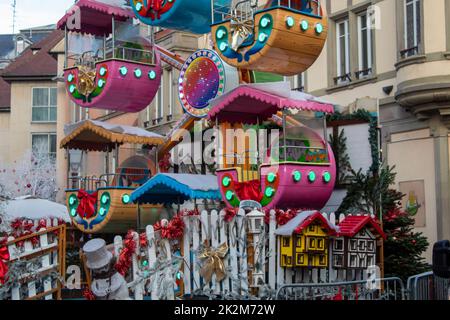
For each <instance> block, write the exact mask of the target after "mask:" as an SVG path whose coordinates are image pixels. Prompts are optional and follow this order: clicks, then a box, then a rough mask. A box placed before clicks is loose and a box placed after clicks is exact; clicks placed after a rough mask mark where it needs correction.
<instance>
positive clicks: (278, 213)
mask: <svg viewBox="0 0 450 320" xmlns="http://www.w3.org/2000/svg"><path fill="white" fill-rule="evenodd" d="M301 211H303V210H299V209H288V210H286V211H284V210H281V209H276V210H275V220H276V222H277V225H279V226H284V225H285V224H286V223H288V222H289V221H291V220H292V219H293V218H295V217H296V216H297V215H298V214H299V213H300V212H301ZM264 221H265V223H266V224H270V211H266V212H265V217H264Z"/></svg>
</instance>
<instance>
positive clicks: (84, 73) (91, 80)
mask: <svg viewBox="0 0 450 320" xmlns="http://www.w3.org/2000/svg"><path fill="white" fill-rule="evenodd" d="M95 76H96V72H95V71H93V70H91V69H89V68H87V67H84V66H80V67H78V83H77V89H78V92H79V93H80V94H82V95H83V96H85V97H88V96H89V95H90V94H91V93H92V92H94V90H95Z"/></svg>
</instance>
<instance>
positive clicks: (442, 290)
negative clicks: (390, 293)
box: [407, 271, 450, 300]
mask: <svg viewBox="0 0 450 320" xmlns="http://www.w3.org/2000/svg"><path fill="white" fill-rule="evenodd" d="M449 289H450V279H443V278H439V277H437V276H436V275H434V273H433V272H432V271H430V272H425V273H421V274H418V275H415V276H412V277H409V278H408V282H407V292H408V299H409V300H450V292H449Z"/></svg>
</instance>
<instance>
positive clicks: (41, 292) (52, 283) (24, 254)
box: [6, 219, 66, 300]
mask: <svg viewBox="0 0 450 320" xmlns="http://www.w3.org/2000/svg"><path fill="white" fill-rule="evenodd" d="M29 222H31V223H33V224H34V226H35V227H37V226H38V225H39V220H36V221H33V220H30V221H29ZM65 230H66V226H65V225H60V224H59V222H58V219H47V220H46V228H41V229H40V230H37V232H35V233H31V234H28V235H26V236H22V237H19V238H14V237H12V236H11V237H8V239H7V241H8V242H7V243H6V246H7V247H8V251H9V255H10V259H9V263H10V264H11V263H13V262H15V261H26V262H31V261H32V262H33V263H32V264H31V265H29V267H30V268H32V269H33V270H30V272H25V273H22V274H20V275H19V277H18V279H17V282H15V284H14V286H13V287H12V288H11V294H10V296H11V300H36V299H45V300H52V299H55V298H56V299H60V297H61V282H60V280H59V279H55V278H54V277H53V276H52V275H53V273H56V274H58V275H60V276H61V278H62V279H63V278H64V269H65V232H66V231H65ZM36 237H37V238H38V240H39V241H37V242H36V243H33V242H32V239H33V238H36ZM19 244H21V245H19ZM27 270H28V269H27Z"/></svg>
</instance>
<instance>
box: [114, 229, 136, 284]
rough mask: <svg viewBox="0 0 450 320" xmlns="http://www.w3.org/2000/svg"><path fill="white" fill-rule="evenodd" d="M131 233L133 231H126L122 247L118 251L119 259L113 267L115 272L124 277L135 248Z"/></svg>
mask: <svg viewBox="0 0 450 320" xmlns="http://www.w3.org/2000/svg"><path fill="white" fill-rule="evenodd" d="M133 232H134V231H133V230H130V231H128V233H127V235H126V237H125V241H124V247H123V249H122V250H121V251H120V254H119V259H118V260H117V263H116V265H115V268H116V270H117V272H119V273H120V274H121V275H122V276H124V277H125V275H126V274H127V272H128V270H129V269H130V267H131V264H132V260H131V259H132V257H133V254H134V253H135V252H136V248H137V245H136V242H135V241H134V239H133Z"/></svg>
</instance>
